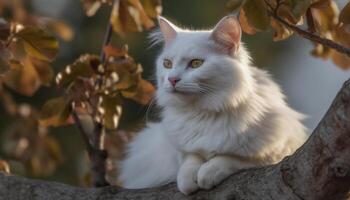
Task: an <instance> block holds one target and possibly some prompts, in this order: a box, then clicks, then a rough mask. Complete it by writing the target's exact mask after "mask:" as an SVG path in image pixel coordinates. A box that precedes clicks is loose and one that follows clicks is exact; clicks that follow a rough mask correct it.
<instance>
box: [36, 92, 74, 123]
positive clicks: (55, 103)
mask: <svg viewBox="0 0 350 200" xmlns="http://www.w3.org/2000/svg"><path fill="white" fill-rule="evenodd" d="M71 111H72V106H71V101H70V100H68V99H66V98H64V97H58V98H54V99H50V100H49V101H47V102H46V103H45V104H44V106H43V108H42V109H41V112H40V118H39V122H40V124H41V125H42V126H61V125H64V124H66V123H67V119H68V117H69V115H70V113H71Z"/></svg>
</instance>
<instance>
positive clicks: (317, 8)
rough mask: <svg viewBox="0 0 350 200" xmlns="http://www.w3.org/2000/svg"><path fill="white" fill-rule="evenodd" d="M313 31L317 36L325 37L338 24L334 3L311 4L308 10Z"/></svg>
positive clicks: (336, 9)
mask: <svg viewBox="0 0 350 200" xmlns="http://www.w3.org/2000/svg"><path fill="white" fill-rule="evenodd" d="M310 10H311V15H312V18H313V22H314V24H315V29H316V31H317V33H318V34H320V35H321V36H325V35H326V34H329V33H330V32H331V31H333V29H334V27H335V26H336V25H337V22H338V19H337V18H338V13H339V10H338V7H337V4H336V3H335V2H334V1H330V0H327V1H323V2H322V4H320V3H318V4H313V5H312V6H311V8H310Z"/></svg>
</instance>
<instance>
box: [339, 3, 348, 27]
mask: <svg viewBox="0 0 350 200" xmlns="http://www.w3.org/2000/svg"><path fill="white" fill-rule="evenodd" d="M339 22H342V23H344V24H350V2H348V3H347V4H346V5H345V7H344V8H343V10H342V11H341V12H340V15H339Z"/></svg>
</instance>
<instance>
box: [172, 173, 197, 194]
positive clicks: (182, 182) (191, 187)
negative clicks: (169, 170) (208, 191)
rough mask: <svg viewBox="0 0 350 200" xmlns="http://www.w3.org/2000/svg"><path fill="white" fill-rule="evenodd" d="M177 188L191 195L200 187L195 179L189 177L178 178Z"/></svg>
mask: <svg viewBox="0 0 350 200" xmlns="http://www.w3.org/2000/svg"><path fill="white" fill-rule="evenodd" d="M177 188H178V189H179V190H180V192H182V193H184V194H185V195H189V194H191V193H193V192H195V191H197V190H198V189H199V187H198V185H197V183H196V182H195V180H193V179H192V178H189V177H187V178H186V177H183V178H178V180H177Z"/></svg>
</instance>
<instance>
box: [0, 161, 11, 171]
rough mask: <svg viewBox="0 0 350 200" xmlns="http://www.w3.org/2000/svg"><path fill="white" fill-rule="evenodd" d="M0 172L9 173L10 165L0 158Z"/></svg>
mask: <svg viewBox="0 0 350 200" xmlns="http://www.w3.org/2000/svg"><path fill="white" fill-rule="evenodd" d="M0 172H5V173H8V174H9V173H10V165H9V164H8V163H7V162H6V161H5V160H0Z"/></svg>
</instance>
